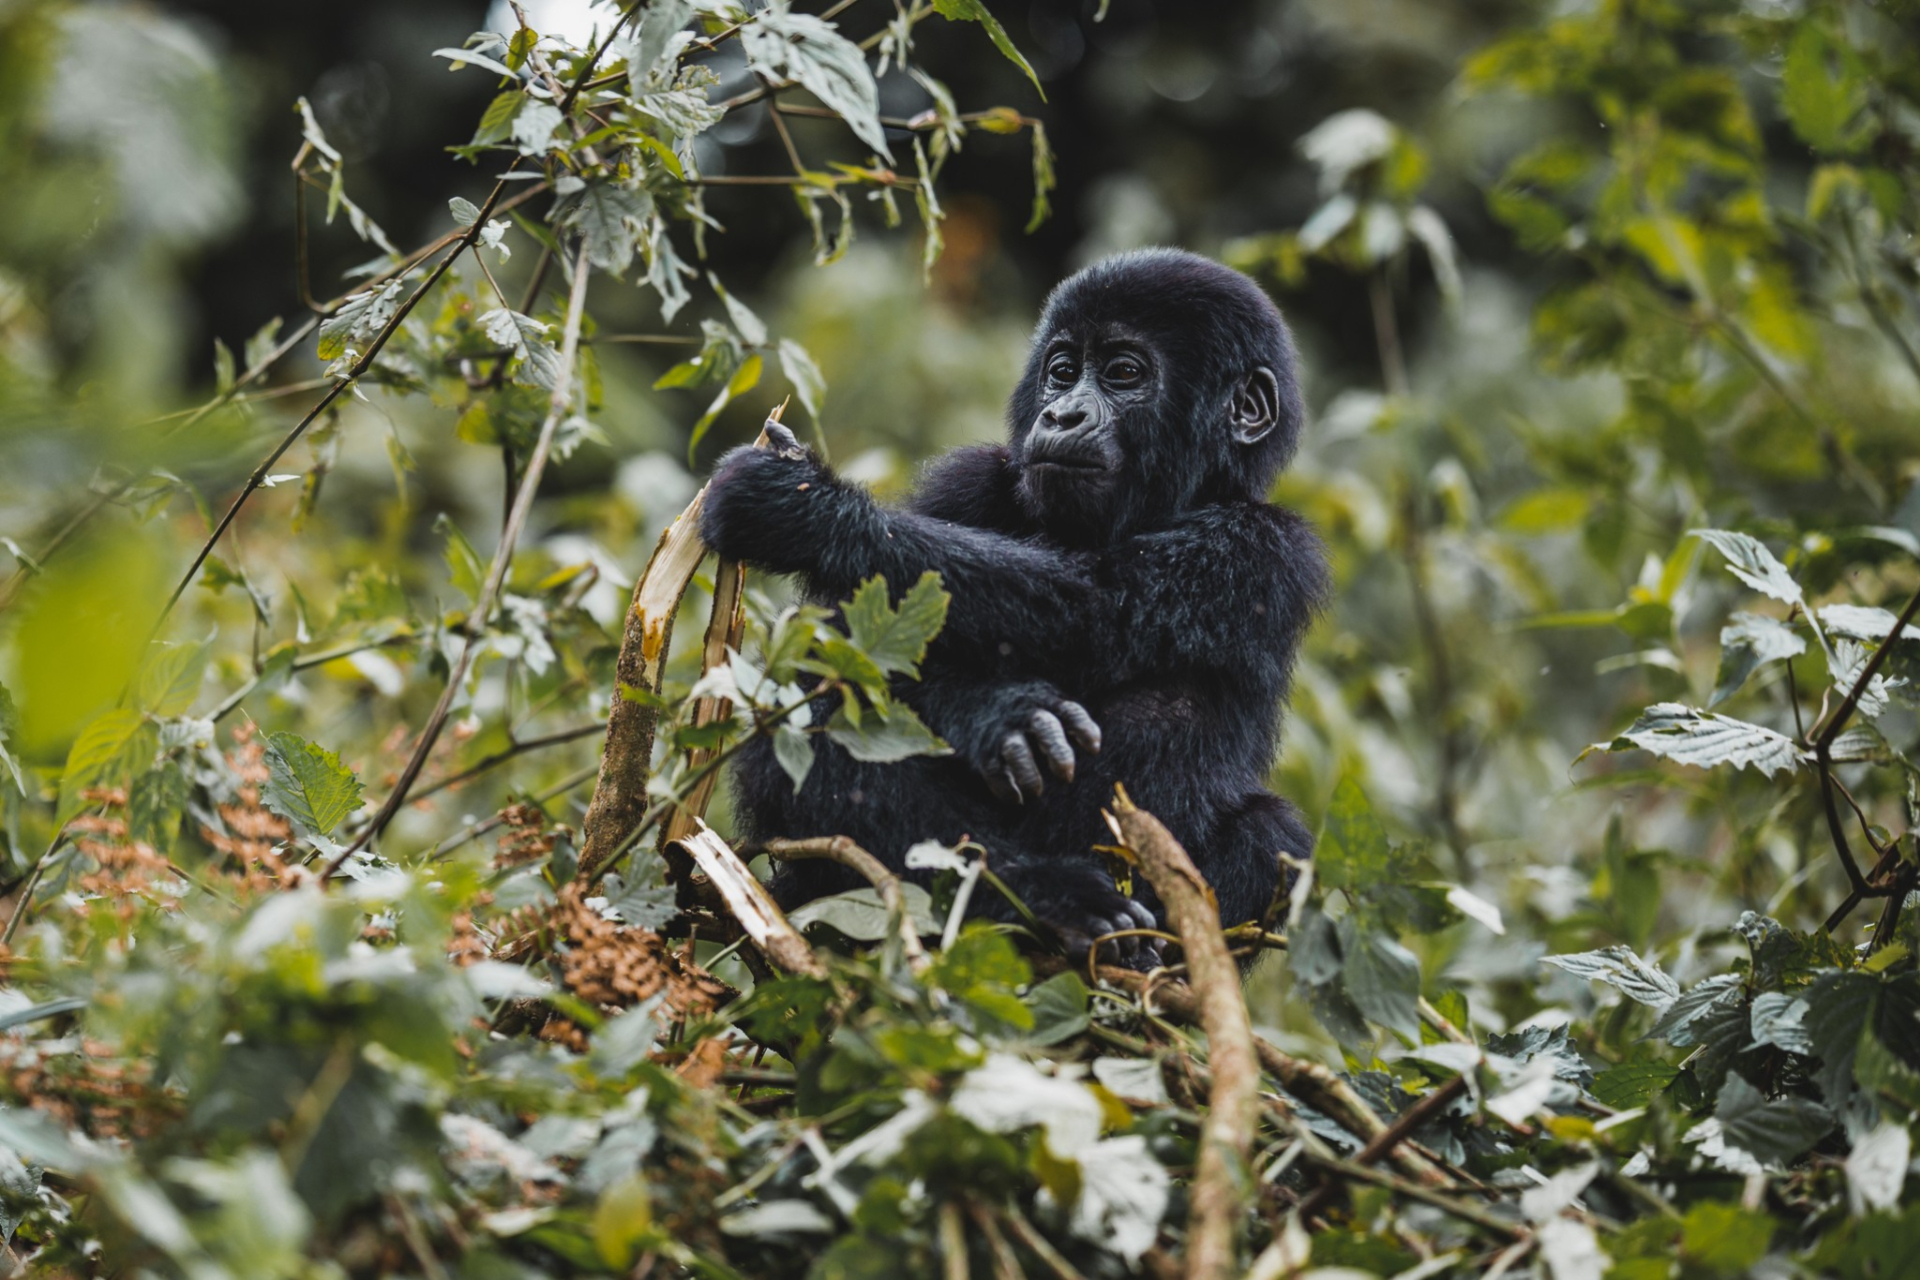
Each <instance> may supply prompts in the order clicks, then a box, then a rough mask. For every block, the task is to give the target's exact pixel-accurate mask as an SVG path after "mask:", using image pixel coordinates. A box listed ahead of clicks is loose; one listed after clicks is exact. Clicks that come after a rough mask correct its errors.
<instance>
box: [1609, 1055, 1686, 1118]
mask: <svg viewBox="0 0 1920 1280" xmlns="http://www.w3.org/2000/svg"><path fill="white" fill-rule="evenodd" d="M1679 1074H1680V1068H1678V1067H1676V1066H1673V1065H1672V1064H1670V1063H1666V1062H1658V1061H1647V1062H1623V1063H1621V1064H1620V1065H1619V1066H1617V1067H1609V1068H1608V1069H1607V1070H1605V1071H1602V1072H1601V1073H1600V1074H1599V1075H1597V1076H1595V1077H1594V1078H1593V1096H1594V1097H1596V1098H1598V1099H1600V1101H1602V1102H1604V1103H1606V1104H1607V1105H1608V1106H1610V1107H1615V1108H1617V1109H1619V1110H1622V1111H1626V1110H1630V1109H1631V1108H1633V1107H1644V1106H1645V1105H1646V1104H1647V1102H1648V1100H1649V1099H1651V1098H1652V1097H1653V1095H1654V1094H1656V1093H1659V1092H1660V1091H1661V1090H1662V1089H1665V1088H1666V1087H1667V1086H1668V1085H1670V1084H1672V1083H1673V1081H1674V1078H1675V1077H1676V1076H1678V1075H1679Z"/></svg>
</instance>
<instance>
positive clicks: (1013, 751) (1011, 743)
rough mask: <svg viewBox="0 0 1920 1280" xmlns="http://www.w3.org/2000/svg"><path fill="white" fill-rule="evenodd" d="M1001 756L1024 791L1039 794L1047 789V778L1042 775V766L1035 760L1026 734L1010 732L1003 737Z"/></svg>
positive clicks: (1008, 770) (1029, 793)
mask: <svg viewBox="0 0 1920 1280" xmlns="http://www.w3.org/2000/svg"><path fill="white" fill-rule="evenodd" d="M1000 758H1001V759H1002V760H1004V761H1005V762H1006V766H1007V772H1009V773H1011V774H1012V775H1013V778H1014V781H1015V782H1016V783H1018V784H1019V786H1020V790H1021V791H1022V792H1024V793H1026V794H1027V795H1035V796H1037V795H1039V794H1040V793H1041V792H1043V791H1045V790H1046V789H1047V780H1046V779H1045V778H1043V777H1041V776H1040V767H1039V766H1038V765H1036V764H1035V763H1034V762H1033V749H1032V748H1031V747H1029V746H1027V740H1026V737H1025V736H1024V735H1022V734H1018V733H1010V734H1008V735H1007V736H1006V737H1004V738H1002V739H1001V740H1000Z"/></svg>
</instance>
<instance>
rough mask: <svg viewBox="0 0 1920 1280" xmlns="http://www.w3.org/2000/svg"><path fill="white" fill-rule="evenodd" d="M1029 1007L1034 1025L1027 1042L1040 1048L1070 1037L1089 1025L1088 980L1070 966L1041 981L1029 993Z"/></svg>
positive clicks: (1027, 1000)
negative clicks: (1062, 971) (1083, 979)
mask: <svg viewBox="0 0 1920 1280" xmlns="http://www.w3.org/2000/svg"><path fill="white" fill-rule="evenodd" d="M1025 998H1026V1004H1027V1008H1029V1009H1030V1010H1032V1011H1033V1029H1032V1030H1031V1031H1029V1032H1028V1033H1027V1035H1026V1041H1027V1043H1028V1044H1031V1045H1034V1046H1036V1047H1039V1048H1045V1047H1046V1046H1048V1045H1052V1044H1059V1043H1060V1042H1061V1041H1063V1040H1071V1039H1072V1038H1073V1037H1074V1036H1077V1035H1079V1034H1080V1033H1081V1032H1082V1031H1085V1030H1086V1029H1087V1021H1088V1019H1087V1004H1088V1000H1089V996H1088V995H1087V984H1086V983H1084V982H1082V981H1081V980H1080V975H1079V974H1077V973H1074V972H1072V971H1071V970H1069V971H1068V972H1066V973H1057V974H1055V975H1054V976H1053V977H1051V978H1048V979H1047V980H1046V981H1045V982H1042V983H1039V984H1038V985H1036V986H1035V987H1033V989H1032V990H1030V991H1028V992H1027V994H1026V997H1025Z"/></svg>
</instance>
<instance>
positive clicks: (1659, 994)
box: [1544, 946, 1680, 1011]
mask: <svg viewBox="0 0 1920 1280" xmlns="http://www.w3.org/2000/svg"><path fill="white" fill-rule="evenodd" d="M1544 959H1545V961H1546V963H1548V964H1550V965H1552V966H1553V967H1554V968H1556V969H1564V970H1566V971H1567V972H1568V973H1571V974H1573V975H1574V976H1575V977H1579V978H1590V979H1592V980H1594V981H1595V982H1604V983H1606V984H1607V985H1608V986H1610V987H1613V988H1615V989H1616V990H1618V991H1622V992H1624V993H1626V994H1627V995H1628V996H1631V997H1632V998H1633V999H1634V1000H1636V1001H1638V1002H1639V1003H1641V1004H1644V1005H1647V1006H1648V1007H1650V1008H1653V1009H1658V1010H1663V1011H1664V1010H1665V1009H1666V1008H1667V1007H1668V1006H1669V1005H1671V1004H1672V1003H1673V1002H1674V1001H1675V1000H1677V999H1679V998H1680V984H1679V983H1677V982H1675V981H1674V980H1673V979H1672V978H1670V977H1668V976H1667V974H1666V972H1665V970H1663V969H1661V967H1660V966H1659V965H1657V964H1654V963H1652V962H1650V961H1647V960H1642V959H1641V958H1640V957H1639V956H1638V955H1637V954H1636V953H1635V952H1634V950H1633V948H1631V947H1621V946H1613V947H1608V948H1606V949H1605V950H1604V951H1582V952H1578V953H1576V954H1574V955H1564V956H1546V957H1544Z"/></svg>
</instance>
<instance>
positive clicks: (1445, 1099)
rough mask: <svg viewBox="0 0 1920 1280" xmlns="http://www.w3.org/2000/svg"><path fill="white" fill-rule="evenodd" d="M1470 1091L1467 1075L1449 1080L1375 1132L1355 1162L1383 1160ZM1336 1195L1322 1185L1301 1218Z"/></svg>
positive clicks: (1378, 1161) (1328, 1184)
mask: <svg viewBox="0 0 1920 1280" xmlns="http://www.w3.org/2000/svg"><path fill="white" fill-rule="evenodd" d="M1466 1091H1467V1078H1466V1076H1464V1075H1458V1076H1455V1077H1454V1078H1453V1079H1451V1080H1449V1081H1447V1082H1446V1083H1445V1084H1443V1085H1441V1086H1440V1087H1439V1088H1437V1089H1435V1090H1433V1091H1432V1092H1431V1093H1429V1094H1427V1095H1426V1096H1425V1097H1423V1098H1421V1099H1420V1100H1419V1101H1418V1102H1415V1103H1414V1104H1413V1105H1412V1106H1410V1107H1408V1108H1407V1109H1406V1111H1405V1113H1404V1114H1402V1115H1401V1116H1400V1118H1399V1119H1398V1120H1395V1121H1394V1122H1393V1123H1392V1124H1391V1125H1389V1126H1388V1127H1387V1128H1386V1129H1385V1130H1383V1131H1382V1132H1380V1133H1378V1134H1375V1135H1374V1137H1373V1138H1372V1139H1371V1140H1370V1141H1369V1142H1368V1143H1367V1145H1366V1146H1364V1147H1362V1148H1360V1151H1359V1154H1357V1155H1355V1156H1354V1157H1353V1162H1354V1163H1355V1164H1357V1165H1362V1166H1366V1165H1374V1164H1378V1163H1380V1158H1381V1157H1382V1156H1385V1155H1390V1154H1392V1152H1393V1150H1394V1148H1396V1147H1398V1146H1399V1145H1400V1144H1401V1143H1402V1142H1405V1141H1406V1140H1407V1139H1408V1138H1410V1137H1412V1136H1413V1134H1414V1131H1415V1130H1417V1129H1419V1128H1420V1127H1421V1126H1422V1125H1424V1124H1426V1123H1427V1121H1429V1120H1431V1119H1433V1118H1434V1117H1435V1116H1437V1115H1439V1114H1440V1113H1441V1112H1442V1111H1444V1110H1445V1109H1446V1108H1448V1107H1450V1106H1452V1105H1453V1100H1454V1099H1455V1098H1457V1097H1459V1096H1460V1095H1461V1094H1463V1093H1465V1092H1466ZM1332 1197H1333V1186H1332V1184H1331V1183H1326V1184H1322V1185H1321V1187H1320V1188H1319V1189H1318V1190H1317V1191H1315V1192H1314V1193H1313V1194H1312V1195H1311V1196H1308V1197H1307V1200H1306V1203H1305V1204H1302V1205H1301V1206H1300V1218H1301V1220H1302V1221H1303V1222H1304V1221H1307V1220H1308V1219H1311V1218H1312V1217H1313V1216H1314V1214H1316V1213H1318V1212H1320V1210H1322V1209H1323V1208H1325V1207H1326V1203H1327V1201H1328V1200H1330V1199H1332Z"/></svg>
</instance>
